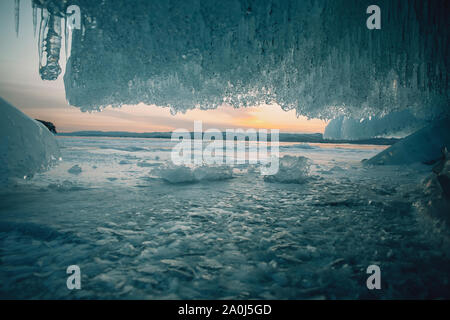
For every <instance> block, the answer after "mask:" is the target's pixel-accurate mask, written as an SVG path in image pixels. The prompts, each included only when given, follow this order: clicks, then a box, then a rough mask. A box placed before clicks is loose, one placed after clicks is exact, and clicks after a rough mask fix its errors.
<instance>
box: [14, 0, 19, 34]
mask: <svg viewBox="0 0 450 320" xmlns="http://www.w3.org/2000/svg"><path fill="white" fill-rule="evenodd" d="M19 15H20V0H15V12H14V20H15V23H16V37H18V36H19Z"/></svg>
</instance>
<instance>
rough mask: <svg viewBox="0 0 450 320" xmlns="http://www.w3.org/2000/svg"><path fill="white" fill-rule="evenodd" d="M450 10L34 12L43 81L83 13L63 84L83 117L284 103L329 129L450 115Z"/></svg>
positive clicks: (187, 1) (275, 7)
mask: <svg viewBox="0 0 450 320" xmlns="http://www.w3.org/2000/svg"><path fill="white" fill-rule="evenodd" d="M449 3H450V2H449V1H448V0H433V1H423V0H410V1H404V0H370V1H366V0H286V1H281V0H280V1H277V0H268V1H249V0H227V1H225V0H222V1H211V0H170V1H160V0H155V1H149V0H135V1H123V0H102V1H92V0H78V1H77V0H73V1H67V0H59V1H58V0H34V1H33V4H34V6H35V7H36V9H37V13H38V15H40V16H41V19H40V20H41V23H40V29H41V30H40V50H39V51H40V54H41V56H42V57H41V61H43V60H46V61H43V62H42V63H41V66H40V71H41V76H42V78H43V79H47V80H49V79H55V78H56V77H57V76H58V75H59V72H60V70H58V63H59V64H60V63H63V62H61V61H59V60H60V59H59V48H60V47H61V38H62V37H63V35H64V20H63V19H61V18H63V17H64V16H65V14H64V13H65V12H66V10H67V7H68V6H69V5H74V4H75V5H77V6H79V8H80V12H81V29H79V30H78V29H73V30H71V32H70V36H71V49H70V58H69V59H68V61H67V64H66V72H65V74H64V83H65V88H66V97H67V100H68V102H69V103H70V104H71V105H74V106H77V107H80V108H81V109H82V110H93V109H98V108H101V107H103V106H107V105H114V106H120V105H122V104H137V103H140V102H143V103H146V104H156V105H159V106H169V107H170V108H171V109H172V110H173V111H184V110H187V109H191V108H196V107H198V108H204V109H210V108H216V107H217V106H219V105H221V104H223V103H228V104H231V105H233V106H235V107H243V106H247V105H255V104H259V103H264V102H267V103H273V102H276V103H278V104H279V105H280V106H281V107H282V108H283V109H286V110H288V109H296V110H297V114H301V115H306V116H309V117H318V118H327V119H330V118H335V117H337V116H340V115H347V116H352V117H354V118H364V117H368V116H383V115H386V114H389V113H392V112H400V111H402V110H405V109H408V112H411V113H412V114H414V115H415V116H416V117H419V118H424V119H433V118H436V117H442V116H443V115H448V114H449V110H448V104H449V103H448V102H449V59H448V57H449V43H448V35H449V30H450V28H449V22H448V21H449V19H448V18H449ZM372 4H376V5H378V6H379V7H380V8H381V21H382V22H381V23H382V25H381V30H369V29H368V28H367V27H366V20H367V18H368V17H369V15H368V14H367V13H366V9H367V7H368V6H369V5H372ZM38 23H39V19H38ZM68 31H69V30H67V32H65V33H66V37H68V36H69V32H68ZM44 57H45V59H44ZM58 61H59V62H58Z"/></svg>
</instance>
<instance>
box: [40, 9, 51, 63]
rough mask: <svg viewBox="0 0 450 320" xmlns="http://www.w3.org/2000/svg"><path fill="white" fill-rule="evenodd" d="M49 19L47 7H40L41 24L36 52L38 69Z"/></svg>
mask: <svg viewBox="0 0 450 320" xmlns="http://www.w3.org/2000/svg"><path fill="white" fill-rule="evenodd" d="M48 20H49V13H48V11H47V9H45V8H44V9H42V11H41V25H40V27H39V40H38V52H39V69H40V68H41V66H42V56H43V54H44V46H45V45H44V38H45V31H46V29H47V25H48Z"/></svg>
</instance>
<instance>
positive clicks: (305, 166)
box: [264, 155, 311, 183]
mask: <svg viewBox="0 0 450 320" xmlns="http://www.w3.org/2000/svg"><path fill="white" fill-rule="evenodd" d="M310 165H311V163H310V161H309V159H308V158H305V157H303V156H299V157H296V156H290V155H285V156H283V157H281V158H280V159H279V170H278V172H277V173H276V174H274V175H268V176H265V177H264V180H265V181H267V182H279V183H304V182H306V181H307V179H308V174H309V168H310Z"/></svg>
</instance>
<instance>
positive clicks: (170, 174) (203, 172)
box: [152, 164, 233, 184]
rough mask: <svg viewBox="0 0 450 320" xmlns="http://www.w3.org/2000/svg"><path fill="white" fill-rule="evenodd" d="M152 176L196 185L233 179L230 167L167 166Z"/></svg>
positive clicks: (157, 170)
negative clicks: (196, 183)
mask: <svg viewBox="0 0 450 320" xmlns="http://www.w3.org/2000/svg"><path fill="white" fill-rule="evenodd" d="M152 174H154V175H156V176H158V177H159V178H161V179H163V180H164V181H167V182H169V183H174V184H176V183H194V182H200V181H220V180H227V179H231V178H233V168H232V167H230V166H199V167H193V168H191V167H187V166H175V165H172V164H170V165H166V166H164V167H162V168H157V169H154V170H153V171H152Z"/></svg>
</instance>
